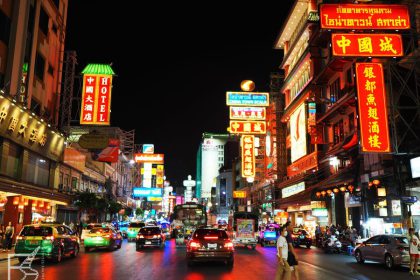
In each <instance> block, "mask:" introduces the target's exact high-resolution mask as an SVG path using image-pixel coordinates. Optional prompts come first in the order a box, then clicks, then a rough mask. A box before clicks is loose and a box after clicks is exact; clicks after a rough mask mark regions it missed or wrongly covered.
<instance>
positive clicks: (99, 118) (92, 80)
mask: <svg viewBox="0 0 420 280" xmlns="http://www.w3.org/2000/svg"><path fill="white" fill-rule="evenodd" d="M111 85H112V75H94V74H86V75H84V76H83V89H82V109H81V111H80V124H87V125H109V124H110V114H111V110H110V107H111Z"/></svg>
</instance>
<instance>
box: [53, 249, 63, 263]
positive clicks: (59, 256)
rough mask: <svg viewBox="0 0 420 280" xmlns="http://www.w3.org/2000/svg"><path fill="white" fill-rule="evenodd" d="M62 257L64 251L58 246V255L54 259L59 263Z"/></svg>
mask: <svg viewBox="0 0 420 280" xmlns="http://www.w3.org/2000/svg"><path fill="white" fill-rule="evenodd" d="M62 258H63V251H62V250H61V248H58V251H57V256H55V258H54V259H53V261H54V262H55V263H59V262H61V259H62Z"/></svg>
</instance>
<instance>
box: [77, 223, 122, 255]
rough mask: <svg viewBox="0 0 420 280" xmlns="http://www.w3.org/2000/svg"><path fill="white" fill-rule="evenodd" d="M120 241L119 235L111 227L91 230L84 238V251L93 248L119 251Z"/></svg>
mask: <svg viewBox="0 0 420 280" xmlns="http://www.w3.org/2000/svg"><path fill="white" fill-rule="evenodd" d="M122 240H123V238H122V236H121V234H120V233H119V232H117V231H116V230H115V229H113V228H111V227H103V228H93V229H92V230H91V231H90V232H89V233H88V234H87V235H86V237H85V241H84V243H85V244H84V245H85V251H86V252H89V251H90V250H92V249H95V248H107V249H108V250H114V249H115V247H116V248H117V249H120V248H121V245H122Z"/></svg>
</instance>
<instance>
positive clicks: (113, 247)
mask: <svg viewBox="0 0 420 280" xmlns="http://www.w3.org/2000/svg"><path fill="white" fill-rule="evenodd" d="M114 249H115V241H111V243H110V244H109V247H108V251H113V250H114Z"/></svg>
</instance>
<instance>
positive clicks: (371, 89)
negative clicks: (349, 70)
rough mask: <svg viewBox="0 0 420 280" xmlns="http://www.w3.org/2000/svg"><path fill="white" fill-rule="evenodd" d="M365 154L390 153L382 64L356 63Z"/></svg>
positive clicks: (362, 142)
mask: <svg viewBox="0 0 420 280" xmlns="http://www.w3.org/2000/svg"><path fill="white" fill-rule="evenodd" d="M356 79H357V97H358V98H357V101H358V104H359V120H360V134H361V144H362V151H363V152H376V153H386V152H390V141H389V131H388V114H387V108H386V97H385V83H384V72H383V68H382V64H381V63H356Z"/></svg>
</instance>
